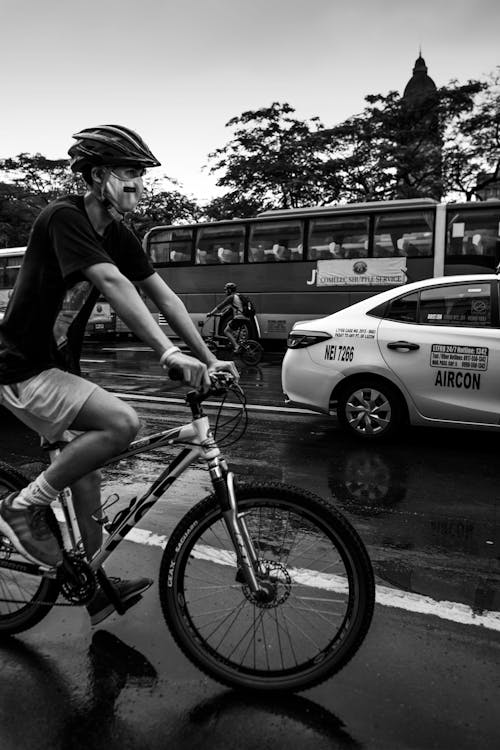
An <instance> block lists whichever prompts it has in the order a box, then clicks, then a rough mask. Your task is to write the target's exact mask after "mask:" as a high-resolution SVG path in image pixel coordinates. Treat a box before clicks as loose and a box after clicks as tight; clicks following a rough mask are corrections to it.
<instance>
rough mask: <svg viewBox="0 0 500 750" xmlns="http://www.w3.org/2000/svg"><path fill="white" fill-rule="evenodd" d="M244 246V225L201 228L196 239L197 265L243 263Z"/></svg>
mask: <svg viewBox="0 0 500 750" xmlns="http://www.w3.org/2000/svg"><path fill="white" fill-rule="evenodd" d="M244 245H245V226H244V224H230V225H228V226H222V227H221V226H213V227H210V226H205V227H200V228H199V229H198V234H197V238H196V263H197V264H202V265H212V264H214V263H243V248H244Z"/></svg>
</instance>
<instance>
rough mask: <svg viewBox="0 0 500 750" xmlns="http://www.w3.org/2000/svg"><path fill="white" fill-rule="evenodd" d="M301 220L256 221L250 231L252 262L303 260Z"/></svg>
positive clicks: (249, 250) (249, 258)
mask: <svg viewBox="0 0 500 750" xmlns="http://www.w3.org/2000/svg"><path fill="white" fill-rule="evenodd" d="M302 235H303V225H302V222H301V221H280V222H264V221H262V222H259V221H257V222H255V224H252V227H251V231H250V242H249V247H248V260H249V262H250V263H259V262H266V261H283V260H302V247H303V237H302Z"/></svg>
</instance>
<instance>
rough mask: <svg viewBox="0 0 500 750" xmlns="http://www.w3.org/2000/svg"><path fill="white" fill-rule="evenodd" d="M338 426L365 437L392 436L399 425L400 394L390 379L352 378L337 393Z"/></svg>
mask: <svg viewBox="0 0 500 750" xmlns="http://www.w3.org/2000/svg"><path fill="white" fill-rule="evenodd" d="M337 417H338V420H339V423H340V425H341V427H343V428H344V429H345V430H347V431H348V432H350V433H351V434H354V435H355V436H356V437H358V438H362V439H363V440H366V441H372V440H373V441H376V440H383V439H386V438H388V437H390V436H393V435H394V434H395V433H396V432H397V431H398V429H399V428H400V427H401V423H402V421H403V410H402V405H401V398H400V396H399V394H398V392H397V391H396V389H395V388H393V387H392V386H391V385H390V384H389V383H386V382H384V381H383V380H378V379H376V378H369V377H367V378H366V379H365V380H356V381H352V382H351V383H350V384H348V385H346V386H345V387H344V388H343V389H342V390H341V392H340V393H339V395H338V400H337Z"/></svg>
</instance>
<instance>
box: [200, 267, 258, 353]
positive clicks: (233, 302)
mask: <svg viewBox="0 0 500 750" xmlns="http://www.w3.org/2000/svg"><path fill="white" fill-rule="evenodd" d="M224 291H225V292H226V295H227V296H226V297H225V299H223V300H222V302H219V304H218V305H216V306H215V307H214V309H213V310H210V312H209V313H208V314H207V317H209V318H210V317H211V316H212V315H215V314H216V313H218V312H220V313H222V314H224V313H225V312H226V311H229V313H230V317H229V320H228V322H227V324H226V327H225V328H224V335H225V336H227V338H228V339H229V341H230V342H231V344H232V346H233V350H234V351H235V352H237V351H238V350H239V344H238V340H237V338H236V336H235V333H234V331H238V330H239V329H240V328H241V326H242V325H244V324H245V323H247V324H248V328H249V330H250V326H251V322H252V321H251V318H250V317H249V316H248V315H247V314H246V312H245V309H244V305H243V300H242V296H241V295H240V294H238V287H237V286H236V284H233V283H232V282H231V281H228V282H227V284H226V285H225V286H224Z"/></svg>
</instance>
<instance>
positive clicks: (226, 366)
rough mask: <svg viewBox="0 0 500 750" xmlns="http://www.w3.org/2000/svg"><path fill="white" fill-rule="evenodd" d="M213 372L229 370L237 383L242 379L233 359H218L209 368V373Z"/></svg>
mask: <svg viewBox="0 0 500 750" xmlns="http://www.w3.org/2000/svg"><path fill="white" fill-rule="evenodd" d="M213 372H228V373H229V374H230V375H231V376H232V377H233V378H234V380H235V382H236V383H237V382H238V380H239V379H240V373H239V372H238V368H237V367H236V365H235V364H234V362H232V361H231V360H224V359H216V360H215V362H212V364H211V365H210V367H209V368H208V373H209V375H210V374H211V373H213Z"/></svg>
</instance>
